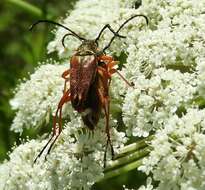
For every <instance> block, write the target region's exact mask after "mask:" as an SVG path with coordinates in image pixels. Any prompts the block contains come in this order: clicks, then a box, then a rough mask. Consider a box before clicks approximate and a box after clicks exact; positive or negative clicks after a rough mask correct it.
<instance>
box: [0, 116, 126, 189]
mask: <svg viewBox="0 0 205 190" xmlns="http://www.w3.org/2000/svg"><path fill="white" fill-rule="evenodd" d="M103 126H104V123H103V122H100V124H99V127H98V128H96V130H95V132H94V133H92V132H90V131H87V130H83V129H82V128H83V127H84V126H83V124H82V121H81V118H80V117H77V118H76V119H73V120H72V121H71V122H69V123H67V124H66V125H65V129H64V130H63V131H62V134H61V135H60V137H59V139H58V141H57V142H56V144H55V146H54V147H53V149H52V151H51V153H50V154H49V155H47V160H44V157H45V153H46V150H45V153H44V155H42V156H41V157H40V158H39V160H37V162H36V163H35V164H34V159H35V157H36V156H37V154H38V153H39V151H40V150H41V149H42V147H43V146H44V145H45V144H46V142H47V140H44V141H42V142H38V141H36V140H31V141H29V142H27V143H25V144H22V145H20V146H19V147H17V148H16V149H15V150H14V151H13V152H12V153H11V154H10V155H9V158H10V159H9V161H6V162H4V163H3V164H2V165H0V174H1V178H0V189H25V190H26V189H28V190H30V189H33V190H37V189H48V190H52V189H82V188H83V189H85V190H88V189H90V187H91V186H92V185H93V184H94V183H95V182H96V181H98V180H99V179H101V178H102V177H103V167H102V166H103V155H104V147H105V144H106V140H105V139H106V134H105V133H104V128H103ZM111 132H112V134H113V135H112V136H113V140H114V141H113V142H114V148H116V149H118V148H119V147H120V146H121V145H122V144H124V143H125V140H126V139H125V138H124V136H123V133H118V132H117V131H116V130H114V129H113V130H112V131H111ZM119 139H121V140H119ZM108 151H109V150H108Z"/></svg>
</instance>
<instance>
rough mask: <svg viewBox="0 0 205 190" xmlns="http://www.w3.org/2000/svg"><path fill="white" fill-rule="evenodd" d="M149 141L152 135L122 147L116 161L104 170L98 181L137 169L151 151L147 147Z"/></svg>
mask: <svg viewBox="0 0 205 190" xmlns="http://www.w3.org/2000/svg"><path fill="white" fill-rule="evenodd" d="M151 139H153V135H152V136H149V137H147V138H145V139H142V140H140V141H137V142H135V143H132V144H129V145H127V146H125V147H123V148H122V149H121V150H120V151H119V154H118V155H117V156H116V159H115V160H113V161H111V162H110V163H109V165H108V166H107V167H106V168H105V170H104V177H103V178H102V179H100V181H103V180H106V179H109V178H112V177H115V176H118V175H121V174H123V173H126V172H128V171H131V170H133V169H136V168H138V167H139V166H140V165H141V164H142V159H143V158H144V157H146V156H147V155H148V154H149V152H150V151H151V147H149V146H148V143H149V142H150V141H151Z"/></svg>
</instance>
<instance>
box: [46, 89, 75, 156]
mask: <svg viewBox="0 0 205 190" xmlns="http://www.w3.org/2000/svg"><path fill="white" fill-rule="evenodd" d="M70 100H71V97H70V89H68V90H67V91H66V92H65V93H64V94H63V96H62V98H61V100H60V102H59V103H58V108H57V110H56V114H55V116H54V119H53V120H54V121H53V136H56V137H55V139H54V141H53V142H52V143H51V145H50V147H49V149H48V152H47V155H48V154H49V153H50V151H51V148H52V147H53V145H54V144H55V142H56V140H57V138H58V137H59V135H60V133H61V131H62V109H63V105H64V104H65V103H66V102H68V101H70ZM58 112H59V116H58ZM57 119H58V121H56V120H57ZM56 123H58V125H59V129H58V134H56Z"/></svg>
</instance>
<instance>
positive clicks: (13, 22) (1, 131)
mask: <svg viewBox="0 0 205 190" xmlns="http://www.w3.org/2000/svg"><path fill="white" fill-rule="evenodd" d="M76 1H77V0H61V1H58V0H49V1H48V0H29V1H21V0H5V1H1V2H0V89H1V90H0V161H1V162H2V161H3V160H4V159H6V158H8V155H7V153H8V152H9V151H11V148H12V146H13V145H14V144H15V143H16V144H17V145H18V144H20V143H21V139H24V138H25V137H26V136H29V138H33V137H36V136H37V135H38V131H35V130H33V131H31V130H30V131H26V132H24V133H23V135H22V136H19V135H18V134H15V133H13V132H11V131H10V130H9V127H10V125H11V123H12V119H13V117H14V115H15V113H14V111H12V110H11V108H10V105H9V100H10V99H11V98H12V97H13V95H14V94H13V91H14V89H15V87H16V86H17V85H18V83H20V80H21V79H23V78H29V73H32V72H33V71H34V68H35V67H36V66H37V64H38V62H41V61H44V60H46V59H47V58H48V57H52V58H54V59H57V56H56V55H55V54H50V55H47V53H46V45H47V43H48V42H49V41H50V40H51V39H52V33H51V32H50V31H51V29H52V26H51V27H48V26H46V25H41V26H39V27H37V28H36V29H35V31H33V32H30V31H28V28H29V26H30V25H31V24H32V23H33V22H35V21H36V20H38V19H46V18H47V19H52V20H56V19H57V18H60V17H62V16H64V15H65V14H66V13H67V12H68V11H69V10H72V8H73V6H74V4H75V2H76ZM22 3H23V4H22ZM25 3H26V4H25ZM48 131H49V129H48ZM141 181H144V176H142V175H141V174H139V173H138V172H136V171H132V172H129V173H128V174H124V175H122V176H119V177H117V178H115V179H111V180H109V181H105V182H101V183H99V184H96V185H94V187H93V189H98V190H100V189H108V190H115V189H116V190H120V189H123V188H122V184H126V186H127V187H134V186H135V187H136V184H138V185H140V184H141Z"/></svg>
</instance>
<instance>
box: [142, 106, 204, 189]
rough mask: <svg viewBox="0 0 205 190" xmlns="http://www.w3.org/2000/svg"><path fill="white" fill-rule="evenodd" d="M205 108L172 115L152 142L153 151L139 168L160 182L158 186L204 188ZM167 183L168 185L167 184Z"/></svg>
mask: <svg viewBox="0 0 205 190" xmlns="http://www.w3.org/2000/svg"><path fill="white" fill-rule="evenodd" d="M204 114H205V110H197V109H188V110H187V113H186V114H185V115H183V116H182V117H179V116H177V115H173V116H172V117H170V119H168V120H167V121H166V122H165V124H164V128H163V129H161V130H158V131H157V133H156V135H155V139H154V140H153V141H152V142H151V146H152V147H153V151H152V152H151V153H150V156H149V158H145V159H144V160H143V166H141V167H140V168H139V169H140V170H142V171H144V172H146V173H147V174H149V173H150V172H152V173H153V178H154V180H156V181H159V182H160V183H159V186H158V188H157V189H160V190H163V189H167V190H169V189H170V190H171V189H175V190H177V189H180V190H185V189H197V190H198V189H204V188H205V183H204V179H205V173H204V169H205V161H204V160H205V152H204V149H205V135H204V131H205V117H204ZM168 184H169V185H168Z"/></svg>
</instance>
